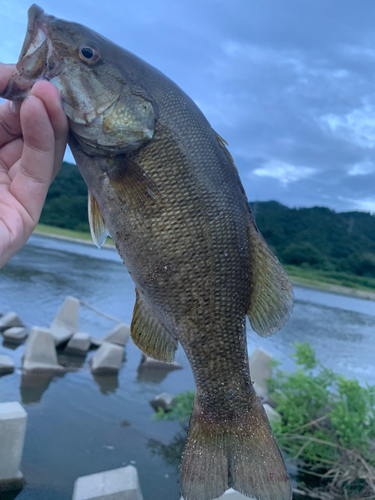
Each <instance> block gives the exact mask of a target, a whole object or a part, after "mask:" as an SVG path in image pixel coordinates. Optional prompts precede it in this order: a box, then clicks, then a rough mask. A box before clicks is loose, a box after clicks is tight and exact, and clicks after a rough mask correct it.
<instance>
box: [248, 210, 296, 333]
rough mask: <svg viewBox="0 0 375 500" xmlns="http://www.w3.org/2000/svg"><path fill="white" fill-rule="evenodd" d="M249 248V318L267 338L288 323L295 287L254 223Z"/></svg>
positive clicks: (250, 232)
mask: <svg viewBox="0 0 375 500" xmlns="http://www.w3.org/2000/svg"><path fill="white" fill-rule="evenodd" d="M251 217H252V215H251ZM249 247H250V248H249V252H250V256H251V296H250V306H249V309H248V311H247V316H248V318H249V320H250V324H251V326H252V328H253V330H254V331H255V332H256V333H257V334H258V335H260V336H261V337H268V336H269V335H272V334H274V333H276V332H277V331H278V330H280V328H282V327H283V326H284V324H285V323H286V322H287V321H288V319H289V317H290V315H291V313H292V309H293V301H294V294H293V287H292V284H291V282H290V281H289V278H288V276H287V274H286V272H285V271H284V269H283V268H282V266H281V264H280V262H279V261H278V259H277V257H276V256H275V255H274V254H273V253H272V252H271V250H270V249H269V247H268V245H267V243H266V242H265V240H264V238H263V236H262V235H261V234H260V232H259V231H258V229H257V227H256V225H255V221H254V220H252V222H251V224H250V226H249Z"/></svg>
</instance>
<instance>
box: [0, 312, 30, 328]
mask: <svg viewBox="0 0 375 500" xmlns="http://www.w3.org/2000/svg"><path fill="white" fill-rule="evenodd" d="M12 326H25V325H24V324H23V323H22V321H21V320H20V318H19V317H18V316H17V314H16V313H15V312H10V313H8V314H6V315H5V316H2V317H1V318H0V331H1V332H2V331H4V330H7V329H8V328H12Z"/></svg>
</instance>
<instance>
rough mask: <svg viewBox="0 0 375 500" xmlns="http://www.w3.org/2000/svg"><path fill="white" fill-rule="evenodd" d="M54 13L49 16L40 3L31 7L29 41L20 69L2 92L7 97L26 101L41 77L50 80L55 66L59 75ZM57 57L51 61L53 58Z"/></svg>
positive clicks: (24, 43) (29, 12)
mask: <svg viewBox="0 0 375 500" xmlns="http://www.w3.org/2000/svg"><path fill="white" fill-rule="evenodd" d="M52 19H54V18H53V16H48V15H46V14H45V13H44V11H43V9H41V8H40V7H39V6H38V5H35V4H34V5H32V6H31V7H30V9H29V11H28V25H27V32H26V37H25V41H24V42H23V46H22V49H21V54H20V57H19V59H18V63H17V65H16V71H15V73H14V74H13V76H12V77H11V79H10V80H9V83H8V85H7V87H6V89H5V90H4V91H3V93H2V94H1V97H3V98H4V99H10V100H13V101H22V100H23V99H25V97H27V95H28V94H29V92H30V90H31V88H32V86H33V85H34V83H35V82H37V81H38V80H49V79H50V73H51V70H52V69H54V74H53V76H55V75H56V58H55V57H53V56H52V44H51V41H50V36H49V24H50V22H51V20H52ZM52 60H53V61H54V62H53V64H51V61H52Z"/></svg>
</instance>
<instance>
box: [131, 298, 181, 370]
mask: <svg viewBox="0 0 375 500" xmlns="http://www.w3.org/2000/svg"><path fill="white" fill-rule="evenodd" d="M136 296H137V299H136V302H135V306H134V312H133V320H132V324H131V326H130V331H131V336H132V339H133V342H134V344H135V345H136V346H137V347H139V348H140V349H141V351H143V352H144V353H145V354H146V355H147V356H150V357H151V358H154V359H158V360H159V361H164V362H165V363H172V362H173V359H174V354H175V351H176V349H177V346H178V341H177V339H175V338H174V337H172V336H171V335H170V334H169V333H168V332H166V331H165V329H164V328H163V327H162V326H161V325H160V323H159V320H158V319H157V317H156V316H155V314H154V312H153V311H152V309H151V307H149V306H148V304H147V303H146V302H145V301H144V300H142V298H141V296H140V294H139V293H138V291H137V290H136Z"/></svg>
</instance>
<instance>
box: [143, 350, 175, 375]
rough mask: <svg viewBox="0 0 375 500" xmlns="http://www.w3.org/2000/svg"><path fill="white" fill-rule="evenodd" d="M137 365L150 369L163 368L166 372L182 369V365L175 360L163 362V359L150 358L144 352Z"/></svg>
mask: <svg viewBox="0 0 375 500" xmlns="http://www.w3.org/2000/svg"><path fill="white" fill-rule="evenodd" d="M139 367H142V369H147V368H149V369H150V370H163V371H167V372H170V371H172V370H181V369H182V366H181V365H179V364H178V363H176V361H173V363H164V362H163V361H158V360H157V359H154V358H150V357H149V356H145V355H144V354H143V356H142V360H141V364H140V365H139Z"/></svg>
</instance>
